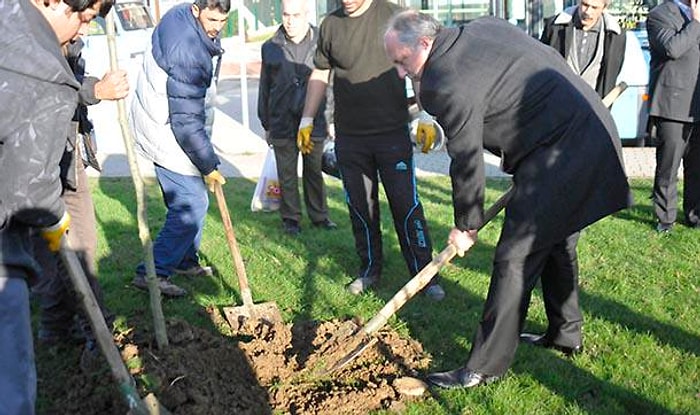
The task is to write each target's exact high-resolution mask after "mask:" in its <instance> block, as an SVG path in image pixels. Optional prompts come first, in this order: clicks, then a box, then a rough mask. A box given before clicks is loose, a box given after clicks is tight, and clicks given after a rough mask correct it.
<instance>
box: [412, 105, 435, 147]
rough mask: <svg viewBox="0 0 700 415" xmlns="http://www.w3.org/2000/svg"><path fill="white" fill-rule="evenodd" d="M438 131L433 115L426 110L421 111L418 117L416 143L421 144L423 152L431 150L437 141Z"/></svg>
mask: <svg viewBox="0 0 700 415" xmlns="http://www.w3.org/2000/svg"><path fill="white" fill-rule="evenodd" d="M436 136H437V131H436V130H435V123H434V121H433V117H431V116H430V114H428V113H427V112H425V111H421V112H420V115H419V118H418V129H417V130H416V144H418V145H419V146H421V151H422V152H423V153H427V152H429V151H430V150H431V149H432V148H433V144H434V143H435V137H436Z"/></svg>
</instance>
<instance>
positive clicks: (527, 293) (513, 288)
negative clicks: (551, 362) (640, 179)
mask: <svg viewBox="0 0 700 415" xmlns="http://www.w3.org/2000/svg"><path fill="white" fill-rule="evenodd" d="M578 238H579V233H578V232H576V233H574V234H572V235H570V236H568V237H567V238H566V239H564V240H563V241H560V242H558V243H556V244H554V245H552V246H551V247H548V248H545V249H541V250H538V251H536V252H532V253H530V254H529V255H527V256H525V257H516V258H506V259H501V258H495V259H494V265H493V274H492V276H491V283H490V286H489V291H488V295H487V297H486V304H485V305H484V312H483V315H482V317H481V322H480V323H479V327H478V328H477V332H476V335H475V336H474V341H473V346H472V350H471V353H470V355H469V360H468V361H467V364H466V367H467V368H468V369H471V370H474V371H477V372H480V373H485V374H487V375H492V376H500V375H503V374H504V373H505V372H506V371H507V370H508V367H510V364H511V362H512V360H513V357H514V356H515V350H516V348H517V347H518V342H519V341H520V332H521V331H522V329H523V326H524V323H525V317H526V316H527V310H528V306H529V305H530V297H531V295H532V290H533V289H534V288H535V285H536V283H537V279H538V278H541V281H542V294H543V296H544V304H545V309H546V313H547V319H548V320H549V326H548V328H547V333H546V336H547V338H548V339H549V340H550V341H552V342H553V343H554V344H557V345H559V346H565V347H576V346H579V345H580V344H581V326H582V324H583V316H582V315H581V311H580V309H579V302H578V260H577V254H576V245H577V243H578Z"/></svg>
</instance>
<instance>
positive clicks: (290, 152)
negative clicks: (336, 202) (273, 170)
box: [270, 138, 328, 222]
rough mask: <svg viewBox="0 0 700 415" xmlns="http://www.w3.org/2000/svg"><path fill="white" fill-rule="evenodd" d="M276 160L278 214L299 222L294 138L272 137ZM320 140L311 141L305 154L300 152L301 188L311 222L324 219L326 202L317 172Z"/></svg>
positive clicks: (297, 157) (283, 217)
mask: <svg viewBox="0 0 700 415" xmlns="http://www.w3.org/2000/svg"><path fill="white" fill-rule="evenodd" d="M270 142H271V143H272V147H273V148H274V149H275V162H276V163H277V178H278V179H279V182H280V188H281V189H282V200H281V203H280V216H281V217H282V219H291V220H294V221H296V222H299V221H300V219H301V202H300V197H299V177H298V174H297V164H298V160H299V149H298V148H297V143H296V139H292V138H286V139H272V140H270ZM322 155H323V141H320V142H319V141H316V140H314V148H313V150H312V151H311V153H309V154H305V155H302V167H303V171H302V187H303V189H304V204H305V205H306V212H307V214H308V215H309V219H311V222H320V221H323V220H325V219H327V218H328V206H327V205H326V186H325V184H324V182H323V172H322V171H321V156H322Z"/></svg>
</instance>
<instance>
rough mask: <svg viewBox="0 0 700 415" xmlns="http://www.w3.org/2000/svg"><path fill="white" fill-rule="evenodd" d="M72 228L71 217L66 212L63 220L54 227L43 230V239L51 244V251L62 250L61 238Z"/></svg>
mask: <svg viewBox="0 0 700 415" xmlns="http://www.w3.org/2000/svg"><path fill="white" fill-rule="evenodd" d="M69 226H70V215H69V214H68V212H64V213H63V216H62V217H61V219H60V220H59V221H58V222H56V223H54V224H53V225H51V226H49V227H46V228H42V229H41V237H42V238H44V240H45V241H46V242H47V243H48V244H49V251H51V252H58V250H59V249H61V238H63V235H65V233H66V231H68V227H69Z"/></svg>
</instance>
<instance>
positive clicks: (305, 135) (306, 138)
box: [297, 117, 314, 154]
mask: <svg viewBox="0 0 700 415" xmlns="http://www.w3.org/2000/svg"><path fill="white" fill-rule="evenodd" d="M313 129H314V119H313V118H312V117H301V122H300V123H299V132H298V133H297V147H298V148H299V151H301V154H309V153H311V151H312V150H313V149H314V142H313V141H311V131H312V130H313Z"/></svg>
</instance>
